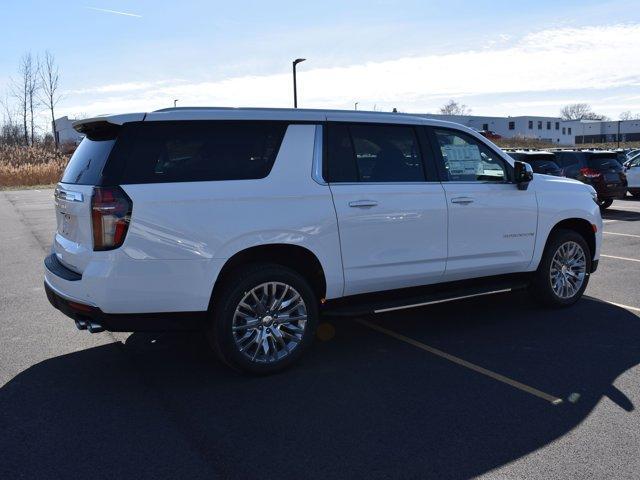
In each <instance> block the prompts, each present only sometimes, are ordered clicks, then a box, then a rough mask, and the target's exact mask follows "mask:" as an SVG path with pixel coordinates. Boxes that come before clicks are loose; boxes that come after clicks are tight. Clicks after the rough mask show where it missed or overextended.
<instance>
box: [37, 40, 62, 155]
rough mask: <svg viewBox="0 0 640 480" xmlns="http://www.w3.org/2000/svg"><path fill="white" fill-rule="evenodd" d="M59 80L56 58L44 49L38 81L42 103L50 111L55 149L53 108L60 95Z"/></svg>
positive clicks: (56, 139)
mask: <svg viewBox="0 0 640 480" xmlns="http://www.w3.org/2000/svg"><path fill="white" fill-rule="evenodd" d="M59 80H60V72H59V70H58V65H57V64H56V59H55V57H54V56H53V54H52V53H51V52H49V51H46V52H45V54H44V62H43V65H42V68H41V69H40V81H41V86H42V96H43V97H44V98H43V103H44V104H45V105H46V106H47V108H48V109H49V112H50V113H51V130H52V133H53V139H54V142H55V146H56V149H57V148H58V147H59V145H58V137H57V135H56V127H55V122H56V116H55V112H54V110H55V108H56V105H57V104H58V102H59V101H60V98H61V95H60V94H59V93H58V86H59V85H58V84H59Z"/></svg>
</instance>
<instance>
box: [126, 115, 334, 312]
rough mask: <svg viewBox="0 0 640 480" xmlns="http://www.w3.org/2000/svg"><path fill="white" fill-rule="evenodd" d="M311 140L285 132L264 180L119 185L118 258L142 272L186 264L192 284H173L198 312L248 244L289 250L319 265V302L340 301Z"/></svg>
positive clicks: (328, 205)
mask: <svg viewBox="0 0 640 480" xmlns="http://www.w3.org/2000/svg"><path fill="white" fill-rule="evenodd" d="M314 140H315V125H290V126H289V127H288V129H287V132H286V134H285V136H284V139H283V142H282V145H281V147H280V150H279V152H278V156H277V158H276V161H275V163H274V166H273V169H272V170H271V172H270V174H269V175H268V176H267V177H266V178H264V179H259V180H238V181H222V182H183V183H160V184H145V185H123V186H122V187H123V189H124V190H125V191H126V192H127V194H128V195H129V196H130V197H131V199H132V200H133V213H132V218H131V224H130V228H129V233H128V235H127V238H126V240H125V243H124V245H123V247H122V248H121V251H122V254H123V255H126V256H128V257H129V258H130V260H131V262H133V264H135V263H136V262H138V263H139V265H140V268H144V269H149V271H157V268H153V267H152V265H153V264H154V263H158V262H168V263H167V265H169V264H175V262H180V263H181V264H182V265H184V266H187V265H192V266H193V268H191V267H187V268H188V270H189V271H192V272H193V278H188V276H187V275H182V276H180V277H179V281H180V282H187V284H188V285H187V288H186V289H191V290H192V291H194V292H198V293H197V295H196V297H197V298H198V299H199V300H194V301H192V302H191V306H192V307H193V308H190V309H189V310H198V309H206V308H207V305H208V302H209V297H210V294H211V289H212V287H213V283H214V281H215V278H216V276H217V274H218V271H219V270H220V268H221V267H222V265H223V264H224V261H225V260H226V259H228V258H230V257H231V256H233V255H234V254H235V253H237V252H239V251H241V250H243V249H245V248H249V247H252V246H256V245H265V244H295V245H299V246H302V247H305V248H307V249H308V250H310V251H311V252H312V253H314V254H315V255H316V257H317V258H318V259H319V261H320V262H321V264H322V266H323V268H324V271H325V277H326V283H327V298H332V297H336V296H340V295H341V294H342V289H343V277H342V264H341V261H340V243H339V239H338V227H337V220H336V215H335V211H334V208H333V203H332V201H331V193H330V191H329V187H328V186H326V185H320V184H318V183H316V182H315V181H314V180H313V179H312V177H311V169H312V159H313V150H314ZM208 265H209V266H210V268H209V267H208ZM180 270H182V268H181V269H180ZM167 280H169V278H167ZM180 290H185V288H182V287H181V288H180ZM163 293H164V294H166V295H172V293H171V289H170V288H165V289H161V293H159V295H162V294H163Z"/></svg>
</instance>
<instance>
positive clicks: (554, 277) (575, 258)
mask: <svg viewBox="0 0 640 480" xmlns="http://www.w3.org/2000/svg"><path fill="white" fill-rule="evenodd" d="M586 272H587V258H586V255H585V253H584V250H583V249H582V247H581V246H580V245H579V244H577V243H576V242H573V241H570V242H565V243H563V244H562V245H560V246H559V247H558V249H557V250H556V253H555V254H554V255H553V259H552V260H551V270H550V272H549V280H550V282H551V288H552V289H553V293H555V294H556V295H557V296H558V297H560V298H562V299H568V298H571V297H573V296H574V295H576V293H578V291H579V290H580V288H581V287H582V285H583V283H584V279H585V276H586Z"/></svg>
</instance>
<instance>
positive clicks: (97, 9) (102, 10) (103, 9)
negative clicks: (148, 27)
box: [84, 7, 142, 18]
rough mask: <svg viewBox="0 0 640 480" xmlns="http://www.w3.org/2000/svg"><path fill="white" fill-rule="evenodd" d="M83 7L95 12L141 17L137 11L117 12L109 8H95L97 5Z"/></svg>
mask: <svg viewBox="0 0 640 480" xmlns="http://www.w3.org/2000/svg"><path fill="white" fill-rule="evenodd" d="M84 8H88V9H89V10H95V11H97V12H105V13H113V14H115V15H124V16H125V17H136V18H142V15H138V14H137V13H128V12H119V11H118V10H109V9H107V8H97V7H84Z"/></svg>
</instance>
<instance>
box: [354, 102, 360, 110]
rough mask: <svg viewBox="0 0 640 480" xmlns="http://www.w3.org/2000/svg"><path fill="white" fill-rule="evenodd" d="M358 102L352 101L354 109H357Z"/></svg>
mask: <svg viewBox="0 0 640 480" xmlns="http://www.w3.org/2000/svg"><path fill="white" fill-rule="evenodd" d="M359 103H360V102H356V103H354V104H353V109H354V110H357V109H358V104H359Z"/></svg>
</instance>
